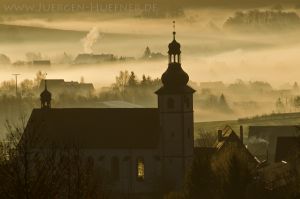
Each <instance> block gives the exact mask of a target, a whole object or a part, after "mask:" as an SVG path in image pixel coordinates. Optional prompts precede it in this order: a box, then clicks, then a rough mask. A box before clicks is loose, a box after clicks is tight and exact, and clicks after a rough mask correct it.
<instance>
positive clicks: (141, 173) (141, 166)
mask: <svg viewBox="0 0 300 199" xmlns="http://www.w3.org/2000/svg"><path fill="white" fill-rule="evenodd" d="M136 174H137V176H136V177H137V180H138V181H143V180H144V179H145V162H144V158H142V157H139V158H137V164H136Z"/></svg>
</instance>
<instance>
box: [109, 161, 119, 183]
mask: <svg viewBox="0 0 300 199" xmlns="http://www.w3.org/2000/svg"><path fill="white" fill-rule="evenodd" d="M111 177H112V180H113V181H117V180H119V178H120V164H119V159H118V158H117V157H112V159H111Z"/></svg>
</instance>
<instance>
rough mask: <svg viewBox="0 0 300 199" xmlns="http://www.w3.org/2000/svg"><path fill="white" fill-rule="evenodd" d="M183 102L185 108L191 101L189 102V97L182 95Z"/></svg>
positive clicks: (188, 106)
mask: <svg viewBox="0 0 300 199" xmlns="http://www.w3.org/2000/svg"><path fill="white" fill-rule="evenodd" d="M184 104H185V106H186V107H187V108H190V105H191V102H190V99H189V97H187V96H185V97H184Z"/></svg>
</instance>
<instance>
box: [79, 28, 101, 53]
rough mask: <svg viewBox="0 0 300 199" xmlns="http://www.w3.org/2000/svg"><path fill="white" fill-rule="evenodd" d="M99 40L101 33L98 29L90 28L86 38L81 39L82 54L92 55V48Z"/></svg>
mask: <svg viewBox="0 0 300 199" xmlns="http://www.w3.org/2000/svg"><path fill="white" fill-rule="evenodd" d="M100 38H101V32H100V29H99V27H94V28H92V29H91V30H90V32H89V33H88V34H87V35H86V37H85V38H83V39H82V43H83V50H84V52H85V53H93V48H94V46H95V44H96V43H97V41H98V40H99V39H100Z"/></svg>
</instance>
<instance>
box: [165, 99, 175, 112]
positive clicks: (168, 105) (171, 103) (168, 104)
mask: <svg viewBox="0 0 300 199" xmlns="http://www.w3.org/2000/svg"><path fill="white" fill-rule="evenodd" d="M167 107H168V109H173V108H174V107H175V105H174V100H173V99H172V98H169V99H168V101H167Z"/></svg>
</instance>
